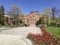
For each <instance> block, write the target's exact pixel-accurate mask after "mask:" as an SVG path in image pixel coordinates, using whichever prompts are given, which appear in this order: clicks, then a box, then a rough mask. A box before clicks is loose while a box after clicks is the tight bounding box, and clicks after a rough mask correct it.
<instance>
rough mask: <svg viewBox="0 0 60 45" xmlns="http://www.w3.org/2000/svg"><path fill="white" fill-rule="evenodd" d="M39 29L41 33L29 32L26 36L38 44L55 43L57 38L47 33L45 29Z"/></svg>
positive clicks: (50, 44)
mask: <svg viewBox="0 0 60 45" xmlns="http://www.w3.org/2000/svg"><path fill="white" fill-rule="evenodd" d="M41 29H42V31H43V35H39V34H31V33H30V34H29V35H28V37H27V38H29V39H30V40H32V41H33V42H34V43H35V44H38V45H56V43H57V39H56V38H55V37H54V36H53V35H51V34H50V33H48V32H47V31H46V30H45V29H43V28H41Z"/></svg>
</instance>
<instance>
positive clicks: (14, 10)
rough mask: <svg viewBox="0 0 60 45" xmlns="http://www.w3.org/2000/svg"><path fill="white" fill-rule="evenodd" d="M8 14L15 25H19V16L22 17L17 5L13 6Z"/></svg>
mask: <svg viewBox="0 0 60 45" xmlns="http://www.w3.org/2000/svg"><path fill="white" fill-rule="evenodd" d="M8 14H9V15H10V16H12V17H13V18H14V20H15V23H16V24H17V25H18V21H19V15H22V11H21V9H20V8H19V7H18V6H17V5H13V6H11V8H10V10H9V12H8Z"/></svg>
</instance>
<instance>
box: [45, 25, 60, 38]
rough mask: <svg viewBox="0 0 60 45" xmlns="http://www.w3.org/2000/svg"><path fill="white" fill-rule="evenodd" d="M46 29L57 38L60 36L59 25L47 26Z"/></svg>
mask: <svg viewBox="0 0 60 45" xmlns="http://www.w3.org/2000/svg"><path fill="white" fill-rule="evenodd" d="M46 30H47V31H49V32H50V33H52V34H53V35H55V36H56V37H57V38H60V28H58V27H49V26H48V27H46Z"/></svg>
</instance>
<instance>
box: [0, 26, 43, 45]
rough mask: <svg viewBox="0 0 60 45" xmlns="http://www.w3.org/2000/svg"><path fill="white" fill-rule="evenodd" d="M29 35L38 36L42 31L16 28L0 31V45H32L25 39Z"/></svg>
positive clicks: (31, 28) (32, 28) (35, 28)
mask: <svg viewBox="0 0 60 45" xmlns="http://www.w3.org/2000/svg"><path fill="white" fill-rule="evenodd" d="M29 33H33V34H38V33H39V34H40V35H42V34H43V33H42V31H41V29H40V28H38V27H16V28H12V29H7V30H1V31H0V45H32V43H31V41H30V40H29V39H27V38H26V37H27V36H28V34H29Z"/></svg>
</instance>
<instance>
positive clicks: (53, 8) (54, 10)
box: [52, 7, 56, 20]
mask: <svg viewBox="0 0 60 45" xmlns="http://www.w3.org/2000/svg"><path fill="white" fill-rule="evenodd" d="M52 12H53V13H52V17H53V20H54V16H55V13H56V7H52Z"/></svg>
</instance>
